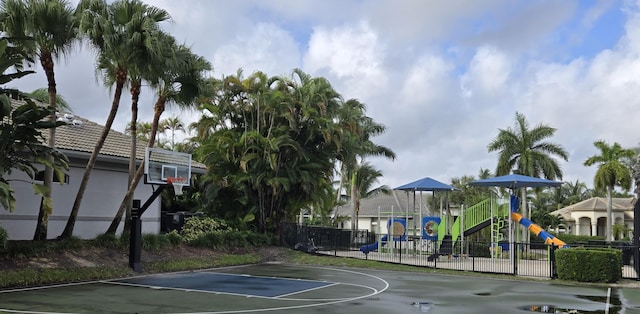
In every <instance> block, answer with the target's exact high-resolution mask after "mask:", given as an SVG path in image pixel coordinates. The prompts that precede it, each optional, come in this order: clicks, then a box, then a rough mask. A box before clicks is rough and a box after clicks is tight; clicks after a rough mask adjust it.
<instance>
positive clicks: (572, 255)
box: [556, 248, 622, 283]
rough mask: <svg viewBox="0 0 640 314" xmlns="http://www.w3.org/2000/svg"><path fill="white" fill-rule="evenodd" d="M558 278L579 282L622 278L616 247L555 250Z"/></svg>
mask: <svg viewBox="0 0 640 314" xmlns="http://www.w3.org/2000/svg"><path fill="white" fill-rule="evenodd" d="M556 266H557V271H558V278H559V279H564V280H575V281H580V282H609V283H612V282H617V281H618V280H620V279H621V278H622V252H620V250H618V249H605V248H597V249H589V248H569V249H562V250H558V251H556Z"/></svg>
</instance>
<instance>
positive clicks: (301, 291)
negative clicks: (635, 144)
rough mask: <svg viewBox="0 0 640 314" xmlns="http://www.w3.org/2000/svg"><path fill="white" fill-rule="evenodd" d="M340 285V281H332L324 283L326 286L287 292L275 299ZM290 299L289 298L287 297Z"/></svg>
mask: <svg viewBox="0 0 640 314" xmlns="http://www.w3.org/2000/svg"><path fill="white" fill-rule="evenodd" d="M336 285H338V283H332V284H328V285H324V286H319V287H313V288H309V289H305V290H300V291H296V292H291V293H285V294H281V295H279V296H276V297H274V299H280V298H282V297H286V296H290V295H295V294H300V293H305V292H309V291H313V290H318V289H323V288H329V287H333V286H336ZM287 300H288V299H287Z"/></svg>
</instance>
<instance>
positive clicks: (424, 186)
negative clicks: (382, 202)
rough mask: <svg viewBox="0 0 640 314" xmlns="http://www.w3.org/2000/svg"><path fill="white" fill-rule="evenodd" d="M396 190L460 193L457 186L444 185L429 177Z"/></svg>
mask: <svg viewBox="0 0 640 314" xmlns="http://www.w3.org/2000/svg"><path fill="white" fill-rule="evenodd" d="M394 190H401V191H460V189H458V188H456V187H455V186H451V185H448V184H444V183H442V182H440V181H437V180H434V179H431V178H429V177H426V178H422V179H420V180H416V181H413V182H411V183H407V184H405V185H401V186H399V187H397V188H395V189H394Z"/></svg>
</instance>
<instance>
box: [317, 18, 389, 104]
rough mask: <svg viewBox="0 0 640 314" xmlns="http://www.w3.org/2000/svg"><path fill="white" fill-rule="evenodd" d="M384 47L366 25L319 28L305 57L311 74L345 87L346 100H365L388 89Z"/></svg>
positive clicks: (363, 23)
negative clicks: (333, 80) (367, 95)
mask: <svg viewBox="0 0 640 314" xmlns="http://www.w3.org/2000/svg"><path fill="white" fill-rule="evenodd" d="M384 53H385V46H384V44H383V43H381V42H380V41H379V38H378V35H377V34H376V33H375V32H374V31H373V30H372V29H371V27H369V24H368V23H366V22H360V23H358V24H356V25H345V26H341V27H336V28H330V29H329V28H325V27H316V28H315V29H314V32H313V34H312V35H311V38H310V40H309V48H308V51H307V54H306V55H305V56H304V69H305V70H306V71H308V72H309V73H315V74H316V75H322V74H324V73H326V76H328V77H329V78H330V79H331V78H335V79H336V80H337V81H341V83H343V84H344V85H343V87H344V91H341V92H342V93H343V96H345V97H347V98H362V97H361V96H362V95H366V94H369V93H371V92H375V91H379V90H380V89H381V88H384V86H385V85H386V83H387V82H386V77H385V75H383V71H384V69H383V63H384Z"/></svg>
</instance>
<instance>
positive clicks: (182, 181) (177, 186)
mask: <svg viewBox="0 0 640 314" xmlns="http://www.w3.org/2000/svg"><path fill="white" fill-rule="evenodd" d="M167 184H169V185H171V186H173V191H174V192H175V195H182V188H183V187H184V186H185V185H188V184H187V178H183V177H169V178H167Z"/></svg>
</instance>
